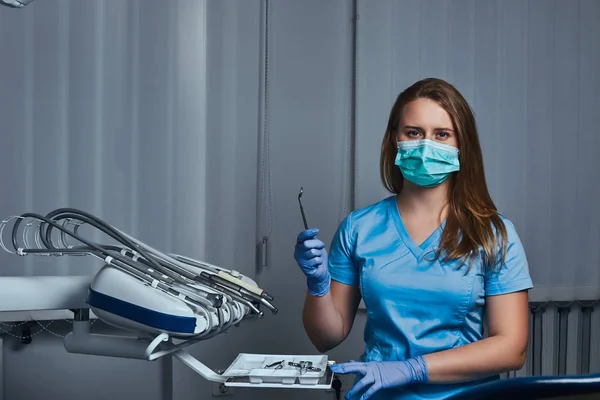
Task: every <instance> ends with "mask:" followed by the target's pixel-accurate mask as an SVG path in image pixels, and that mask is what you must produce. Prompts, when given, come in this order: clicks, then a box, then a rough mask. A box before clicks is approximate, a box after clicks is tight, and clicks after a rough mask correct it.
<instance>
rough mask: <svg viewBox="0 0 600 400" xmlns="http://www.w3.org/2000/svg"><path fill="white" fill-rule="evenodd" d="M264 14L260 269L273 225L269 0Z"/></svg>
mask: <svg viewBox="0 0 600 400" xmlns="http://www.w3.org/2000/svg"><path fill="white" fill-rule="evenodd" d="M264 4H265V14H264V33H263V35H264V62H263V88H262V89H263V96H262V130H261V135H260V139H261V160H260V196H259V204H260V206H259V207H260V229H259V236H260V238H261V241H262V242H261V252H260V269H259V271H261V270H262V269H264V268H266V267H267V258H268V251H267V243H268V241H269V237H270V235H271V230H272V225H273V204H272V191H271V154H270V153H271V143H270V122H271V121H270V115H269V112H270V105H269V42H270V40H269V39H270V37H269V24H270V17H271V7H270V1H269V0H265V3H264Z"/></svg>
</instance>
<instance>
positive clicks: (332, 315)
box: [302, 292, 345, 353]
mask: <svg viewBox="0 0 600 400" xmlns="http://www.w3.org/2000/svg"><path fill="white" fill-rule="evenodd" d="M302 321H303V323H304V329H305V330H306V333H307V335H308V337H309V339H310V341H311V342H312V343H313V344H314V345H315V347H316V348H317V350H319V351H320V352H323V353H324V352H326V351H328V350H331V349H332V348H334V347H336V346H337V345H338V344H340V343H341V342H342V341H343V340H344V338H345V332H344V321H343V319H342V316H341V314H340V312H339V311H338V310H337V309H336V307H335V304H334V302H333V297H332V295H331V292H328V293H327V294H326V295H324V296H321V297H315V296H312V295H311V294H310V293H307V294H306V300H305V301H304V312H303V315H302Z"/></svg>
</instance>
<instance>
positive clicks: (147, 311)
mask: <svg viewBox="0 0 600 400" xmlns="http://www.w3.org/2000/svg"><path fill="white" fill-rule="evenodd" d="M11 222H12V228H11V227H9V224H10V223H11ZM83 225H86V226H87V227H91V228H92V229H95V230H97V233H101V234H104V235H106V236H107V239H108V241H107V242H104V243H103V242H98V241H96V240H91V239H88V238H86V237H85V236H84V234H83V232H82V230H80V228H81V227H82V226H83ZM87 230H88V229H85V231H87ZM5 236H8V237H10V239H8V240H5ZM115 242H116V244H114V243H115ZM108 243H110V244H108ZM0 246H1V247H2V249H4V250H5V251H6V252H8V253H11V254H14V255H17V256H19V257H24V256H37V257H63V256H76V257H77V259H78V260H85V258H84V256H89V257H92V258H94V259H97V260H101V261H102V262H103V263H104V266H103V267H102V268H100V270H98V271H97V272H95V274H94V275H93V276H79V277H76V276H69V277H18V278H17V277H14V278H13V277H6V278H5V277H0V311H4V312H11V313H15V312H18V313H21V314H22V315H25V314H27V313H28V312H29V311H31V310H65V309H66V310H71V311H72V312H73V313H74V318H73V324H72V331H71V332H70V333H68V334H67V335H66V336H65V338H64V347H65V349H66V350H67V351H68V352H69V353H77V354H87V355H92V356H104V357H117V358H129V359H137V360H146V361H154V360H157V359H159V358H161V357H174V358H176V359H178V360H179V361H181V362H182V363H183V364H185V365H186V366H187V367H189V368H191V369H192V370H193V371H194V372H196V373H197V374H199V375H200V376H202V377H203V378H204V379H206V380H209V381H213V382H222V383H223V384H224V385H226V386H237V387H256V388H259V387H262V388H266V387H269V388H299V389H329V388H331V383H332V380H333V373H332V372H331V370H330V369H329V368H328V365H330V364H329V362H328V361H327V356H320V357H318V358H315V359H314V360H313V362H314V363H315V365H317V363H318V365H319V367H318V368H315V371H308V372H307V371H306V370H303V369H297V368H295V367H293V366H294V365H300V364H301V363H302V362H304V361H306V360H309V359H311V357H313V358H314V356H292V355H257V354H246V353H242V354H240V355H239V356H238V358H236V360H235V361H234V362H233V363H232V364H231V365H230V367H229V368H228V369H227V370H225V371H224V372H223V373H217V372H215V371H213V370H212V369H210V368H209V367H207V366H206V365H204V364H202V362H200V361H199V360H197V359H196V358H194V357H192V356H191V355H190V354H189V353H187V352H186V351H184V348H186V347H188V346H191V345H194V344H196V343H199V342H201V341H206V340H210V339H211V338H213V337H215V336H217V335H220V334H222V333H226V332H227V331H228V330H229V329H231V328H232V327H237V326H239V325H240V324H241V323H242V322H243V321H245V320H250V319H258V318H260V317H262V316H263V314H264V312H263V309H267V310H269V311H271V313H272V314H273V315H275V314H277V312H278V309H277V307H275V306H274V304H272V301H273V300H274V299H273V296H271V295H270V294H269V293H267V292H266V291H265V290H264V289H263V288H261V287H259V286H258V284H257V283H256V282H255V281H254V280H252V279H251V278H250V277H248V276H245V275H243V274H241V273H240V272H238V271H235V270H228V269H226V268H222V267H218V266H216V265H212V264H209V263H207V262H204V261H200V260H194V259H192V258H189V257H185V256H182V255H178V254H170V253H163V252H161V251H159V250H157V249H155V248H153V247H151V246H149V245H147V244H146V243H143V242H141V241H140V240H138V239H136V238H134V237H132V236H130V235H128V234H127V233H125V232H122V231H120V230H119V229H117V228H116V227H114V226H112V225H110V224H108V223H106V222H104V221H103V220H101V219H99V218H98V217H96V216H94V215H92V214H90V213H87V212H85V211H81V210H77V209H73V208H59V209H56V210H54V211H51V212H50V213H48V214H46V215H40V214H36V213H24V214H21V215H18V216H12V217H9V218H7V219H4V220H3V221H1V222H0ZM82 264H85V262H82ZM5 300H6V301H5ZM91 314H93V315H94V316H95V317H96V318H97V320H100V321H102V322H104V323H105V324H107V325H109V326H112V327H114V328H117V329H120V330H122V331H125V332H128V333H129V335H126V334H125V335H105V334H96V333H92V332H91V331H90V329H91V321H90V315H91ZM12 318H14V317H12ZM27 319H31V317H28V318H25V320H27ZM273 357H275V358H273ZM282 360H284V361H285V363H283V361H282ZM275 361H280V362H282V363H283V364H282V366H283V365H284V364H285V366H286V367H285V368H282V369H276V368H270V367H269V365H272V363H273V362H275Z"/></svg>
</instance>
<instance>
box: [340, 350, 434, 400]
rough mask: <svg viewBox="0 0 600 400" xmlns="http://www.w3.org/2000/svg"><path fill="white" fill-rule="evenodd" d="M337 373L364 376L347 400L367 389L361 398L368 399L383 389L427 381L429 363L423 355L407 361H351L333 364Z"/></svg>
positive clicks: (349, 392) (361, 399)
mask: <svg viewBox="0 0 600 400" xmlns="http://www.w3.org/2000/svg"><path fill="white" fill-rule="evenodd" d="M331 371H332V372H333V373H335V374H340V375H344V374H358V375H362V378H361V379H360V380H359V381H358V382H357V383H356V385H354V387H352V389H351V390H350V391H348V393H347V394H346V400H350V399H352V398H353V397H354V396H356V395H357V394H358V393H359V392H361V391H363V390H365V389H367V390H366V391H365V393H364V394H363V395H362V396H361V397H360V400H367V399H369V398H370V397H372V396H373V395H374V394H375V393H377V392H378V391H380V390H382V389H391V388H397V387H401V386H405V385H409V384H411V383H417V382H427V379H428V378H427V363H426V362H425V359H424V358H423V357H421V356H417V357H414V358H411V359H408V360H406V361H371V362H356V361H350V362H347V363H342V364H333V365H332V366H331Z"/></svg>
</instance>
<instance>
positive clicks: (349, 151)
mask: <svg viewBox="0 0 600 400" xmlns="http://www.w3.org/2000/svg"><path fill="white" fill-rule="evenodd" d="M351 12H352V24H351V35H350V38H351V60H352V62H351V65H352V67H351V70H350V93H349V94H350V101H349V107H348V108H349V112H348V134H347V136H346V143H345V149H344V159H345V162H344V164H345V168H344V177H343V187H342V210H341V212H342V216H341V218H340V220H343V219H344V218H346V216H347V215H348V214H349V213H350V211H352V210H354V207H355V201H356V200H355V182H356V177H355V175H356V171H357V169H356V167H355V163H356V154H355V152H356V126H357V119H358V118H357V110H356V104H357V95H358V89H357V88H358V15H359V14H358V0H354V1H352V11H351Z"/></svg>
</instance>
